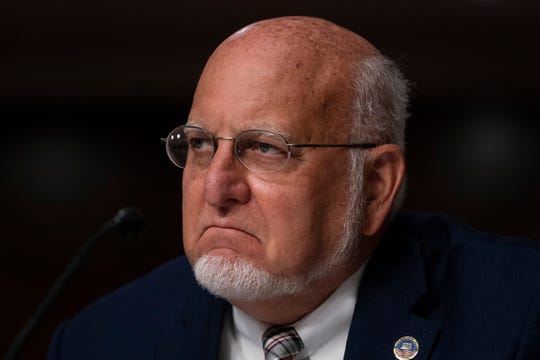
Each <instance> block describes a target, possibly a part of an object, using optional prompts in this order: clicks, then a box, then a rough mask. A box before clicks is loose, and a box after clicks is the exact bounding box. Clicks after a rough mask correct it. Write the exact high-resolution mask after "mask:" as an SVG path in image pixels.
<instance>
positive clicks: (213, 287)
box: [193, 158, 364, 301]
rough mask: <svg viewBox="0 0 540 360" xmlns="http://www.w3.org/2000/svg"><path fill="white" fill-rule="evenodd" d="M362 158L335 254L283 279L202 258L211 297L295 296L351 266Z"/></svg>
mask: <svg viewBox="0 0 540 360" xmlns="http://www.w3.org/2000/svg"><path fill="white" fill-rule="evenodd" d="M362 168H363V158H362V159H359V158H355V159H354V161H352V164H351V173H352V174H355V176H353V177H352V178H351V185H350V188H349V194H350V198H349V200H348V206H347V210H346V214H345V216H344V221H343V222H344V224H343V236H342V237H341V239H340V240H339V241H338V243H337V245H336V248H335V249H334V250H333V252H332V253H330V254H327V256H326V257H325V258H324V259H323V260H322V261H320V262H319V263H318V264H315V265H313V266H312V267H311V269H309V270H308V271H307V272H306V273H304V274H301V275H298V276H294V277H284V276H278V275H275V274H271V273H269V272H268V271H266V270H263V269H260V268H257V267H255V266H254V265H253V264H252V263H250V262H249V261H248V260H246V259H245V258H242V257H241V256H236V257H234V258H224V257H220V256H212V255H203V256H202V257H200V258H199V259H197V260H196V262H195V265H194V266H193V271H194V273H195V278H196V279H197V281H198V282H199V284H200V285H201V286H202V287H204V288H206V289H207V290H208V291H209V292H210V293H212V294H214V295H216V296H219V297H222V298H224V299H226V300H228V301H234V300H241V301H253V300H262V299H270V298H274V297H278V296H287V295H295V294H298V293H301V292H303V291H305V290H306V289H307V288H309V287H310V286H311V285H312V284H313V283H315V282H316V281H317V280H320V279H322V278H324V277H325V276H327V275H328V274H330V273H331V272H333V271H335V269H336V268H337V267H340V266H343V265H344V264H349V263H350V261H351V259H352V258H353V257H354V256H355V255H356V249H357V246H358V243H359V242H360V241H361V240H362V239H361V237H362V235H361V222H362V220H361V219H363V206H364V202H363V194H362V184H363V170H362Z"/></svg>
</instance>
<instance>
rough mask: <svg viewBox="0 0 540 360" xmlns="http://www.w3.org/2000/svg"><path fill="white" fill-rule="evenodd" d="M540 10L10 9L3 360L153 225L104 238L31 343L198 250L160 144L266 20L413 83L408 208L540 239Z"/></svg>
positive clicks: (374, 2) (112, 2)
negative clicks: (368, 46) (30, 322)
mask: <svg viewBox="0 0 540 360" xmlns="http://www.w3.org/2000/svg"><path fill="white" fill-rule="evenodd" d="M539 4H540V3H538V2H536V1H528V2H526V1H509V0H469V1H455V0H454V1H429V0H410V1H389V0H364V1H355V2H352V1H351V2H344V1H339V0H337V1H333V2H332V3H331V4H330V3H329V2H326V1H316V0H311V1H305V0H300V1H295V2H292V1H291V2H289V1H283V0H276V1H272V2H264V3H263V2H259V3H256V2H252V1H249V2H248V1H227V2H225V1H215V0H214V1H211V0H200V1H196V2H186V1H171V0H156V1H152V2H149V1H141V0H131V1H127V0H107V1H104V0H97V1H96V0H70V1H68V0H49V1H47V0H45V1H43V0H2V1H1V2H0V118H1V120H2V121H1V123H0V124H1V138H2V141H1V142H0V144H1V145H0V146H1V153H0V154H1V159H2V169H3V176H2V184H1V185H2V189H3V192H2V194H3V195H2V206H1V211H2V227H1V230H2V233H1V235H0V236H1V237H0V239H1V245H0V246H1V247H0V266H1V272H0V276H1V278H0V281H1V283H2V290H1V295H0V311H1V313H0V318H1V319H2V322H1V324H2V325H1V327H0V331H1V336H0V353H4V352H5V350H6V349H7V346H8V344H9V343H10V342H11V341H12V340H13V338H14V336H15V334H16V333H17V331H18V330H19V328H20V327H21V326H22V325H23V323H24V322H25V321H26V320H27V318H28V317H29V316H30V314H31V313H32V311H33V309H34V307H35V306H36V305H37V304H38V303H39V300H40V298H41V297H43V295H44V294H45V292H46V290H47V288H48V287H49V286H50V285H51V284H52V282H53V280H54V279H55V278H56V276H57V275H58V274H59V273H60V272H61V271H62V269H63V268H64V266H65V265H66V264H67V263H68V261H69V259H70V257H71V256H73V255H74V254H75V253H76V252H77V249H78V248H79V247H80V246H81V244H82V243H83V242H84V241H85V240H86V239H87V238H88V237H89V236H90V235H91V234H92V233H93V232H94V231H95V230H96V229H97V228H98V227H99V226H100V225H101V224H102V223H103V222H105V221H106V220H107V219H109V218H110V217H111V216H113V215H114V214H115V212H116V211H117V210H118V209H119V208H121V207H123V206H125V205H132V206H136V207H138V208H140V209H141V210H142V211H143V213H144V214H145V216H146V219H147V223H148V226H147V228H146V230H145V232H144V233H143V234H142V236H140V237H138V238H134V239H124V238H122V237H120V236H118V235H116V234H110V235H108V236H106V237H105V239H103V241H102V242H101V243H100V244H99V245H98V246H97V248H96V249H95V251H94V252H93V253H92V254H91V256H90V257H89V258H88V259H87V261H86V262H85V263H84V265H83V267H82V268H81V269H80V271H79V272H78V273H77V275H76V278H75V279H74V281H73V282H72V283H71V284H70V285H69V286H68V288H67V289H66V291H65V293H64V295H63V296H62V297H61V298H60V300H59V301H58V302H57V303H56V305H55V306H54V307H53V309H52V311H51V312H50V313H49V314H48V315H47V317H46V318H45V322H44V323H43V326H42V327H41V328H39V331H38V332H37V333H36V336H35V337H34V338H33V339H32V340H31V342H30V343H29V344H28V348H27V350H26V351H25V353H24V354H23V356H22V358H24V359H39V358H43V357H44V356H45V355H44V354H45V351H46V347H47V343H48V341H49V337H50V336H51V333H52V331H53V329H54V327H56V326H57V325H58V323H59V322H61V321H62V320H63V319H65V318H67V317H69V316H71V315H72V314H74V313H75V312H76V311H77V310H78V309H80V308H81V307H83V306H84V305H86V304H88V303H89V302H91V301H92V300H94V299H96V298H97V297H99V296H100V295H102V294H104V293H106V292H108V291H110V290H111V289H113V288H115V287H117V286H119V285H121V284H123V283H125V282H127V281H129V280H131V279H134V278H137V277H139V276H141V275H142V274H144V273H145V272H147V271H148V270H150V269H152V268H153V267H155V266H157V265H158V264H159V263H161V262H163V261H165V260H167V259H170V258H173V257H175V256H177V255H178V254H179V253H181V251H182V247H181V238H180V229H181V220H180V178H181V173H180V172H179V171H178V170H177V169H176V168H174V167H173V165H172V164H169V162H168V160H167V157H166V155H165V152H164V148H163V145H162V144H161V143H160V137H163V136H165V135H166V134H167V133H168V131H169V130H171V129H172V128H173V127H174V126H176V125H179V124H181V123H183V122H184V119H185V117H186V115H187V113H188V111H189V106H190V102H191V95H192V92H193V90H194V87H195V84H196V81H197V78H198V76H199V74H200V72H201V70H202V67H203V66H204V63H205V60H206V58H207V57H208V56H209V55H210V53H211V51H212V50H213V49H214V48H215V47H216V46H217V45H218V43H219V42H221V41H222V40H223V39H224V38H225V37H226V36H227V35H229V34H230V33H232V32H234V31H235V30H237V29H239V28H240V27H242V26H244V25H246V24H248V23H251V22H253V21H256V20H260V19H263V18H268V17H274V16H282V15H314V16H321V17H325V18H328V19H329V20H332V21H335V22H337V23H338V24H341V25H343V26H345V27H348V28H350V29H352V30H354V31H356V32H358V33H359V34H362V35H363V36H365V37H366V38H367V39H369V40H370V41H371V42H373V43H374V44H375V45H376V46H377V47H378V48H379V49H381V50H382V51H383V52H384V53H385V54H386V55H388V56H389V57H391V58H393V59H395V60H396V61H397V62H398V63H399V64H400V66H401V68H402V69H403V71H404V73H405V74H406V76H407V78H409V79H410V80H411V82H412V96H413V101H412V104H411V108H410V111H411V113H412V117H411V119H410V121H409V128H408V159H409V160H408V162H409V163H408V166H409V179H408V196H407V198H406V202H405V208H407V209H417V210H432V211H443V212H447V213H452V214H454V215H456V216H457V217H459V218H461V219H463V220H464V221H466V222H468V223H470V224H472V225H473V226H475V227H477V228H479V229H481V230H486V231H494V232H501V233H506V234H510V235H519V236H528V237H533V238H540V230H539V228H538V226H537V222H536V221H537V216H538V214H539V212H538V210H537V208H538V203H539V200H540V195H539V194H540V191H539V190H540V183H539V181H538V176H539V175H540V164H539V160H540V159H539V156H540V145H539V144H538V141H537V140H536V138H537V136H538V135H537V134H538V133H539V130H540V125H539V122H538V119H539V115H540V110H539V106H538V103H539V100H540V93H539V91H538V84H539V83H540V72H539V67H538V64H539V63H540V48H539V46H538V43H539V42H538V35H540V29H539V25H538V18H539V10H540V5H539Z"/></svg>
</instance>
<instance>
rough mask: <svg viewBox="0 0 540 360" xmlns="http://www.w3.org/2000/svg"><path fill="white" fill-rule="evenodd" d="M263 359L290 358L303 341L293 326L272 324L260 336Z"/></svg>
mask: <svg viewBox="0 0 540 360" xmlns="http://www.w3.org/2000/svg"><path fill="white" fill-rule="evenodd" d="M262 342H263V347H264V359H265V360H292V359H294V357H295V356H296V355H297V354H298V353H300V352H301V351H302V349H303V348H304V343H303V342H302V339H300V336H299V335H298V333H297V332H296V330H294V328H293V327H290V326H289V327H281V326H272V327H271V328H269V329H268V330H266V331H265V332H264V334H263V336H262Z"/></svg>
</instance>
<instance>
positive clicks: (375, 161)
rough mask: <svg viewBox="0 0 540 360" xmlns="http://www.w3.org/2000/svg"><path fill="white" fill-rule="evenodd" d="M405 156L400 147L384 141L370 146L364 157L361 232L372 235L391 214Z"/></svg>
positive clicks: (403, 171) (403, 169) (403, 167)
mask: <svg viewBox="0 0 540 360" xmlns="http://www.w3.org/2000/svg"><path fill="white" fill-rule="evenodd" d="M404 176H405V157H404V155H403V152H402V151H401V149H400V148H399V146H397V145H395V144H385V145H380V146H377V147H376V148H373V149H372V150H371V151H370V153H369V154H368V156H367V157H366V166H365V174H364V194H365V201H366V206H365V208H364V223H363V224H362V233H363V234H364V235H365V236H373V235H375V234H376V233H377V231H379V229H380V228H381V227H382V225H383V223H384V220H385V219H386V217H387V216H388V214H389V213H390V210H391V208H392V204H393V202H394V199H395V198H396V196H397V194H398V192H399V188H400V186H401V183H402V181H403V178H404Z"/></svg>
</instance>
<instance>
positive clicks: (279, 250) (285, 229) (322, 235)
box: [260, 178, 346, 272]
mask: <svg viewBox="0 0 540 360" xmlns="http://www.w3.org/2000/svg"><path fill="white" fill-rule="evenodd" d="M317 185H320V184H314V181H313V179H311V178H307V179H304V181H302V179H298V181H297V182H296V184H295V186H294V187H290V188H287V189H286V190H284V189H279V191H278V190H277V189H276V194H278V193H279V194H280V195H279V196H270V194H267V196H265V197H264V202H263V203H261V207H260V208H261V209H262V212H263V216H264V218H265V219H266V221H267V226H268V230H269V232H270V237H269V241H268V243H267V248H266V253H267V260H268V262H269V264H273V265H274V266H275V265H276V264H279V266H281V267H282V268H283V269H289V271H290V272H301V271H302V269H304V270H305V267H307V266H309V265H310V264H314V263H317V262H320V261H321V260H322V259H323V258H324V257H325V255H326V254H328V253H329V252H331V251H332V249H333V248H334V246H335V243H336V242H337V240H338V239H340V238H341V236H342V232H343V225H342V223H343V213H344V209H345V208H346V207H345V206H344V201H343V200H344V196H342V195H339V196H336V192H337V190H335V189H334V188H333V186H330V185H328V186H326V187H321V186H317ZM325 185H326V184H325ZM336 185H337V184H335V183H334V186H336ZM340 186H341V185H337V187H340ZM321 189H324V190H321ZM343 193H344V191H341V194H343ZM261 198H262V197H261ZM269 266H271V265H269ZM274 269H276V267H274Z"/></svg>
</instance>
